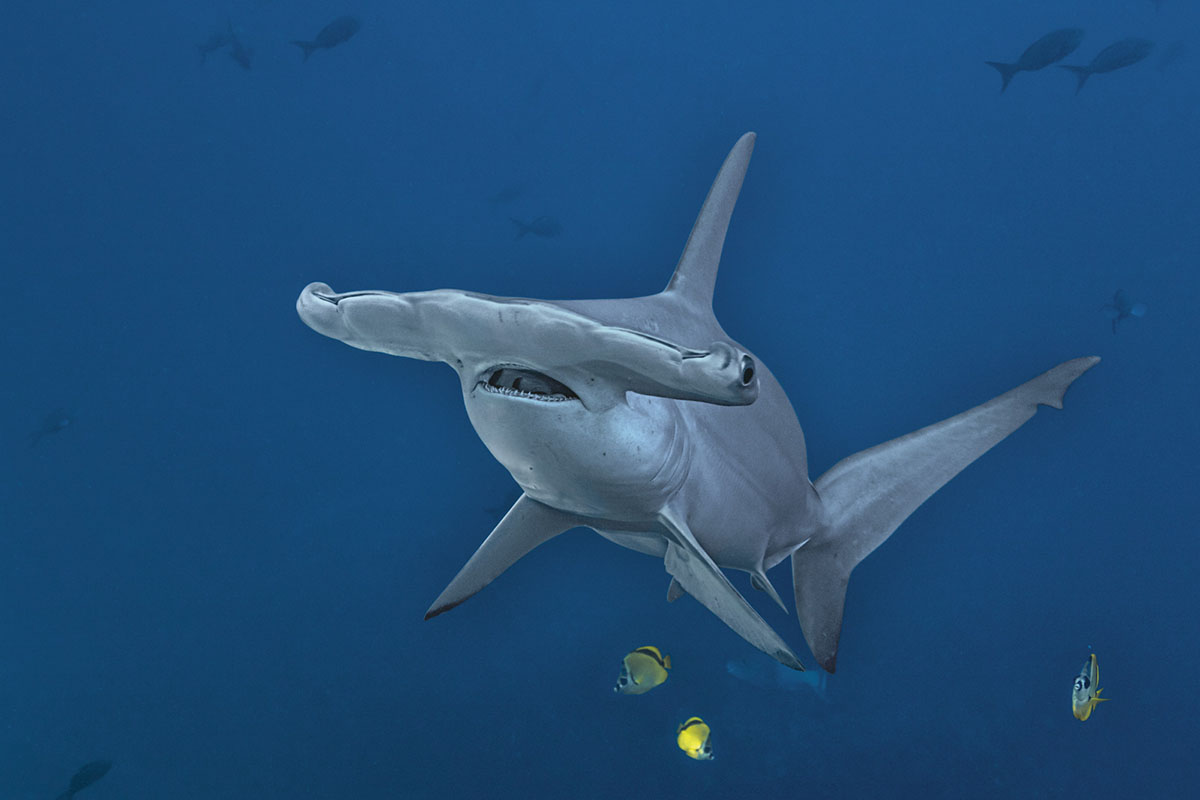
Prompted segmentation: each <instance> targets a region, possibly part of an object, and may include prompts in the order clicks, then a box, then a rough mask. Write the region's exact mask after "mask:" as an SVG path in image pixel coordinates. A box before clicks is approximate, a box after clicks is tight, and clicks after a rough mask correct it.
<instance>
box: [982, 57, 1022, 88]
mask: <svg viewBox="0 0 1200 800" xmlns="http://www.w3.org/2000/svg"><path fill="white" fill-rule="evenodd" d="M984 63H985V64H987V65H988V66H989V67H995V68H996V69H997V71H999V73H1000V80H1001V84H1000V93H1001V94H1003V93H1004V90H1005V89H1007V88H1008V82H1009V81H1011V80H1012V79H1013V75H1016V74H1017V72H1019V71H1020V70H1019V69H1018V68H1017V65H1016V64H1005V63H1003V62H1001V61H985V62H984Z"/></svg>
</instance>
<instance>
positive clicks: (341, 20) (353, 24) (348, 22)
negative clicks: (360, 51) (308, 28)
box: [292, 17, 362, 61]
mask: <svg viewBox="0 0 1200 800" xmlns="http://www.w3.org/2000/svg"><path fill="white" fill-rule="evenodd" d="M360 27H362V23H361V22H359V21H358V18H357V17H338V18H337V19H335V20H334V21H333V22H331V23H329V24H328V25H326V26H325V27H324V28H321V30H320V31H319V32H318V33H317V38H315V39H313V40H312V41H311V42H300V41H296V40H293V41H292V44H294V45H296V46H297V47H299V48H300V49H301V50H303V51H304V60H305V61H308V57H309V56H311V55H312V54H313V51H314V50H320V49H321V48H325V49H329V48H330V47H337V46H338V45H339V44H341V43H342V42H345V41H348V40H349V39H350V37H352V36H354V34H356V33H358V29H359V28H360Z"/></svg>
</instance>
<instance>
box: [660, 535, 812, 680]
mask: <svg viewBox="0 0 1200 800" xmlns="http://www.w3.org/2000/svg"><path fill="white" fill-rule="evenodd" d="M659 521H660V522H661V523H662V525H663V527H664V528H666V531H667V555H666V559H665V563H666V567H667V572H669V573H671V576H672V577H673V578H674V579H675V580H676V581H678V582H679V585H680V586H681V587H682V588H683V590H684V591H686V592H687V593H688V594H690V595H691V596H692V597H694V598H696V599H697V600H699V601H700V603H701V604H702V605H704V607H705V608H707V609H708V610H709V611H711V612H713V613H714V614H716V615H717V616H718V617H720V619H721V621H722V622H724V623H725V624H726V625H728V626H729V627H730V628H733V630H734V632H736V633H737V634H738V635H739V636H741V637H742V638H743V639H745V640H746V641H747V642H749V643H750V644H752V645H754V646H755V647H757V648H758V649H759V650H762V651H763V652H764V653H766V654H767V655H769V656H771V657H772V658H774V659H775V660H776V661H778V662H779V663H781V664H783V665H784V666H788V667H791V668H792V669H797V670H803V669H804V665H803V664H801V663H800V659H798V658H796V654H795V653H793V652H792V649H791V648H790V647H788V645H787V643H786V642H785V641H783V639H782V638H780V636H779V634H777V633H776V632H775V631H774V630H773V629H772V628H771V626H770V625H768V624H767V623H766V622H764V621H763V618H762V617H760V616H759V615H758V612H757V611H755V610H754V608H753V607H752V606H751V605H750V604H749V603H747V602H746V598H744V597H742V595H741V594H740V593H738V590H737V589H735V588H734V587H733V584H732V583H730V582H729V579H728V578H726V577H725V573H723V572H721V569H720V568H719V567H718V566H717V565H716V564H715V563H713V560H712V559H711V558H709V555H708V553H706V552H704V548H702V547H701V546H700V544H699V543H698V542H697V541H696V538H695V537H694V536H693V535H692V532H691V531H690V530H688V527H687V525H686V524H685V523H684V522H683V521H682V520H676V519H672V518H671V517H670V516H669V515H665V514H664V515H662V516H660V518H659Z"/></svg>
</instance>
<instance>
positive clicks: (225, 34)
mask: <svg viewBox="0 0 1200 800" xmlns="http://www.w3.org/2000/svg"><path fill="white" fill-rule="evenodd" d="M232 38H233V27H232V26H231V27H230V28H229V29H228V30H224V31H214V32H213V34H212V36H209V37H208V39H207V40H205V42H204V44H198V45H196V49H197V50H199V51H200V63H201V64H203V63H204V61H205V59H207V58H208V54H209V53H215V52H216V51H218V50H220V49H221V48H222V47H228V46H229V42H230V41H231V39H232Z"/></svg>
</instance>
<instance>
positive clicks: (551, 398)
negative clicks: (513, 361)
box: [476, 367, 579, 403]
mask: <svg viewBox="0 0 1200 800" xmlns="http://www.w3.org/2000/svg"><path fill="white" fill-rule="evenodd" d="M476 388H478V389H482V390H483V391H485V392H491V393H492V394H502V395H506V396H508V397H521V398H524V399H526V400H537V401H540V402H543V403H562V402H565V401H567V400H578V399H579V396H578V395H576V394H575V393H574V392H572V391H571V390H570V389H569V388H567V387H566V386H565V385H563V384H561V383H559V382H558V381H556V380H554V378H551V377H550V376H549V375H543V374H542V373H540V372H534V371H533V370H531V369H521V368H520V367H496V368H495V369H493V370H492V371H491V373H490V374H489V375H488V376H487V378H485V379H484V380H481V381H480V382H479V383H478V384H476Z"/></svg>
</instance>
